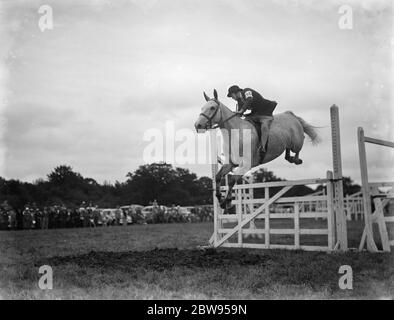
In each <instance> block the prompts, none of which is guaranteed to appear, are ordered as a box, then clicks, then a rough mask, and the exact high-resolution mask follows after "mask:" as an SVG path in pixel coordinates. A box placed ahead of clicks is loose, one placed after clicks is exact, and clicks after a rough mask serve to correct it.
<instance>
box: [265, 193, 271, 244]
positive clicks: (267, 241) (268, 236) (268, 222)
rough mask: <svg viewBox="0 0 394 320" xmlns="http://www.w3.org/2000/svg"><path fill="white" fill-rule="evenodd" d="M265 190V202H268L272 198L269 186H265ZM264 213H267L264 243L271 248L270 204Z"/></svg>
mask: <svg viewBox="0 0 394 320" xmlns="http://www.w3.org/2000/svg"><path fill="white" fill-rule="evenodd" d="M264 192H265V194H264V195H265V199H264V203H267V202H268V200H269V198H270V193H269V187H265V188H264ZM264 213H265V219H264V228H265V230H264V231H265V232H264V237H265V239H264V243H265V245H266V246H267V248H269V246H270V208H269V206H268V207H267V209H266V210H265V212H264Z"/></svg>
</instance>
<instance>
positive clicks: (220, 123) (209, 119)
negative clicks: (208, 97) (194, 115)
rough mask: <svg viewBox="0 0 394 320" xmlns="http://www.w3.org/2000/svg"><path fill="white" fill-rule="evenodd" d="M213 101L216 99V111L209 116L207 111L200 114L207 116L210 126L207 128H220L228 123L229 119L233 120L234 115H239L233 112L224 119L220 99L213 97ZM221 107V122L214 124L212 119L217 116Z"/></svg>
mask: <svg viewBox="0 0 394 320" xmlns="http://www.w3.org/2000/svg"><path fill="white" fill-rule="evenodd" d="M212 101H215V102H216V103H217V106H216V109H215V112H214V113H213V114H212V115H211V116H210V117H208V116H207V115H206V114H205V113H200V116H203V117H205V118H207V119H208V124H209V128H207V129H216V128H219V127H221V126H223V124H224V123H226V122H227V121H229V120H231V119H232V118H234V117H236V116H237V114H236V113H235V112H234V113H233V114H232V115H231V116H229V117H228V118H227V119H225V120H222V109H220V102H219V101H218V100H216V99H212ZM219 109H220V121H219V123H217V124H216V125H212V120H213V118H215V116H216V114H217V113H218V111H219Z"/></svg>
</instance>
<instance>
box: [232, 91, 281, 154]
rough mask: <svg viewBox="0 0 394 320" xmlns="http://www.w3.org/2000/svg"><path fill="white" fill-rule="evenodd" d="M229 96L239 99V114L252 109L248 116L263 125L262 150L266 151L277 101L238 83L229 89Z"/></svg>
mask: <svg viewBox="0 0 394 320" xmlns="http://www.w3.org/2000/svg"><path fill="white" fill-rule="evenodd" d="M227 97H229V98H230V97H231V98H233V99H234V100H235V101H237V111H236V113H237V114H239V115H243V113H244V112H245V111H246V110H248V109H249V110H251V113H250V115H248V118H249V119H251V120H252V121H254V122H257V123H260V125H261V151H262V152H263V153H265V152H266V151H267V150H266V149H265V146H266V144H267V140H268V134H269V129H270V125H271V122H272V120H273V119H274V118H273V116H272V112H273V111H274V109H275V107H276V105H277V102H276V101H271V100H267V99H264V98H263V97H262V96H261V94H260V93H258V92H257V91H255V90H253V89H250V88H245V89H241V88H240V87H238V86H237V85H233V86H231V87H230V88H229V89H228V94H227Z"/></svg>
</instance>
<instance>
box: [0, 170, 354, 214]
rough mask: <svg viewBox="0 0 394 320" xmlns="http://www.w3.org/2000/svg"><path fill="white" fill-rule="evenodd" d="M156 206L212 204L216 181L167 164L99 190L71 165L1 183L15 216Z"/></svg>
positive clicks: (0, 192)
mask: <svg viewBox="0 0 394 320" xmlns="http://www.w3.org/2000/svg"><path fill="white" fill-rule="evenodd" d="M256 176H257V177H256V178H257V179H258V181H279V180H282V179H280V178H278V177H277V176H275V174H274V173H273V172H271V171H268V170H265V169H262V170H260V171H259V172H257V173H256ZM343 181H344V191H345V194H351V193H354V192H357V191H359V190H360V186H358V185H355V184H353V182H352V181H351V179H350V178H348V177H345V178H344V180H343ZM320 188H321V187H320ZM316 190H319V187H318V188H317V189H311V188H309V187H307V186H295V187H293V188H292V189H291V190H290V191H289V193H288V194H286V196H293V195H299V196H301V195H306V194H309V193H312V192H314V191H316ZM273 191H274V190H273ZM153 200H156V201H157V202H158V203H159V204H162V205H167V206H171V205H172V204H176V205H180V206H189V205H205V204H212V201H213V200H212V180H211V178H209V177H197V175H196V174H195V173H192V172H190V171H189V170H188V169H184V168H178V167H173V166H172V165H171V164H167V163H152V164H147V165H142V166H140V167H138V168H137V169H136V170H135V171H134V172H129V173H127V175H126V181H124V182H119V181H116V182H115V183H109V182H104V183H102V184H100V183H98V182H97V181H96V180H94V179H92V178H88V177H83V176H82V175H81V174H80V173H78V172H75V171H74V170H73V169H72V167H70V166H68V165H61V166H58V167H56V168H55V169H54V170H53V171H52V172H51V173H49V174H48V175H47V177H46V179H38V180H36V181H34V182H32V183H29V182H23V181H20V180H15V179H10V180H6V179H4V178H2V177H0V203H2V202H4V201H7V202H8V204H9V205H10V206H11V207H13V208H14V209H16V210H21V209H23V207H24V206H25V205H26V204H28V203H30V204H32V203H35V204H36V205H37V206H53V205H64V206H67V207H78V206H79V205H80V204H81V203H82V202H83V201H85V202H86V203H88V204H89V203H92V204H94V205H98V206H99V207H101V208H113V207H116V206H117V205H121V206H122V205H129V204H140V205H144V206H145V205H149V204H150V203H151V202H152V201H153Z"/></svg>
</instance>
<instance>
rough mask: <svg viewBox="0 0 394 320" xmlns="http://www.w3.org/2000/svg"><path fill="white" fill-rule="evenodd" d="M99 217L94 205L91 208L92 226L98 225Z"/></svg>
mask: <svg viewBox="0 0 394 320" xmlns="http://www.w3.org/2000/svg"><path fill="white" fill-rule="evenodd" d="M100 217H101V215H100V211H99V209H98V208H97V206H96V207H95V208H94V210H93V226H94V227H97V226H98V225H99V222H100Z"/></svg>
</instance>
